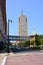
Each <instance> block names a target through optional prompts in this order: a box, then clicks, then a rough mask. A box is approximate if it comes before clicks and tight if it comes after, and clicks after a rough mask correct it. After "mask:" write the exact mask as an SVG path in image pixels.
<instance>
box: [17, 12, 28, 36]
mask: <svg viewBox="0 0 43 65" xmlns="http://www.w3.org/2000/svg"><path fill="white" fill-rule="evenodd" d="M18 35H19V36H28V31H27V17H26V16H25V15H24V14H23V13H22V14H21V15H20V16H19V17H18Z"/></svg>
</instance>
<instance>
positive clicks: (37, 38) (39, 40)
mask: <svg viewBox="0 0 43 65" xmlns="http://www.w3.org/2000/svg"><path fill="white" fill-rule="evenodd" d="M35 44H36V46H37V47H38V46H39V45H41V39H40V36H39V35H36V36H35Z"/></svg>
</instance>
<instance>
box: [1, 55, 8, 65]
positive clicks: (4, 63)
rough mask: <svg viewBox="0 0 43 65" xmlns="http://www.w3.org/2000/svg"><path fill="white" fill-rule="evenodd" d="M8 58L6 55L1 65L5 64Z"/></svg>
mask: <svg viewBox="0 0 43 65" xmlns="http://www.w3.org/2000/svg"><path fill="white" fill-rule="evenodd" d="M6 59H7V56H5V57H4V59H3V61H2V63H1V65H5V62H6Z"/></svg>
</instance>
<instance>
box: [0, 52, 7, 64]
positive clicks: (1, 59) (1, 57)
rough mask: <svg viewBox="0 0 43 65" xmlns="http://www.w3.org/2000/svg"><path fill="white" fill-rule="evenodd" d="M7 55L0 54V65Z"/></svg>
mask: <svg viewBox="0 0 43 65" xmlns="http://www.w3.org/2000/svg"><path fill="white" fill-rule="evenodd" d="M6 55H7V53H0V64H1V63H2V61H3V58H4V57H5V56H6Z"/></svg>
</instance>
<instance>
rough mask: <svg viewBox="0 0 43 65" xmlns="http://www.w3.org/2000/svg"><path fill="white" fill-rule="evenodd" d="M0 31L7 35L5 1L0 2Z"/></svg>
mask: <svg viewBox="0 0 43 65" xmlns="http://www.w3.org/2000/svg"><path fill="white" fill-rule="evenodd" d="M0 30H1V32H2V34H7V22H6V0H0Z"/></svg>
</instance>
